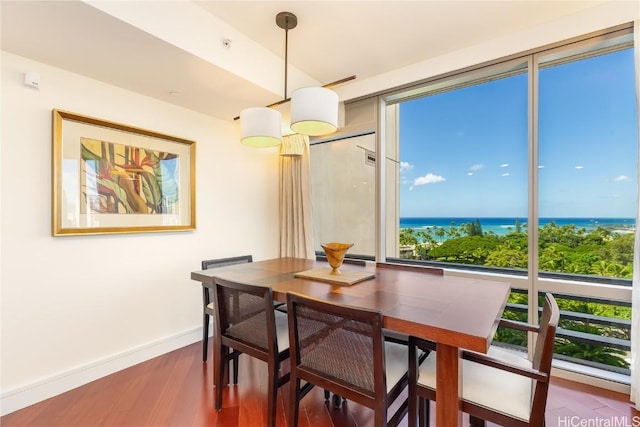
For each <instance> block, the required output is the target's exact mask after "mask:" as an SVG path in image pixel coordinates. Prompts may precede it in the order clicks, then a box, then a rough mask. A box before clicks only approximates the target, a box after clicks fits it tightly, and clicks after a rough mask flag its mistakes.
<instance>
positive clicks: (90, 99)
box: [0, 52, 278, 414]
mask: <svg viewBox="0 0 640 427" xmlns="http://www.w3.org/2000/svg"><path fill="white" fill-rule="evenodd" d="M1 60H2V64H1V65H2V74H1V77H2V88H1V89H2V98H1V110H2V111H1V117H2V122H1V126H2V131H1V135H2V140H1V152H0V155H1V166H2V168H1V171H0V206H1V207H2V211H1V222H0V238H1V250H0V261H1V264H0V269H1V270H0V286H1V294H0V295H1V306H0V308H1V317H0V319H1V369H2V378H1V390H2V396H1V397H2V401H1V403H2V413H3V414H6V413H9V412H12V411H14V410H16V409H19V408H21V407H24V406H27V405H29V404H31V403H34V402H36V401H39V400H42V399H45V398H47V397H49V396H52V395H55V394H58V393H60V392H62V391H65V390H68V389H70V388H74V387H76V386H78V385H81V384H83V383H86V382H88V381H91V380H93V379H95V378H98V377H100V376H103V375H106V374H108V373H111V372H113V371H116V370H119V369H122V368H124V367H127V366H130V365H132V364H135V363H137V362H139V361H142V360H146V359H148V358H150V357H154V356H156V355H159V354H162V353H165V352H167V351H170V350H173V349H175V348H179V347H181V346H184V345H187V344H189V343H192V342H195V341H197V340H199V339H200V336H201V335H200V333H201V321H202V317H201V314H202V312H201V301H202V300H201V287H200V285H199V283H197V282H194V281H192V280H191V279H190V272H191V271H193V270H198V269H199V266H200V261H201V260H202V259H205V258H215V257H224V256H233V255H241V254H248V253H250V254H253V256H254V259H257V260H260V259H266V258H271V257H275V256H277V253H278V247H277V242H278V235H277V233H278V226H277V224H278V221H277V214H278V207H277V202H276V201H277V200H278V193H277V191H278V186H277V179H278V175H277V164H278V163H277V150H276V149H250V148H247V147H244V146H242V145H241V144H240V143H239V142H238V141H239V138H238V133H237V132H238V130H237V128H236V125H235V124H233V123H229V122H224V121H221V120H216V119H213V118H211V117H208V116H205V115H202V114H199V113H194V112H192V111H189V110H186V109H183V108H179V107H175V106H172V105H169V104H166V103H162V102H159V101H157V100H154V99H151V98H148V97H143V96H140V95H138V94H135V93H132V92H128V91H125V90H123V89H120V88H117V87H114V86H109V85H106V84H104V83H101V82H98V81H95V80H91V79H88V78H85V77H82V76H79V75H76V74H71V73H69V72H66V71H63V70H60V69H56V68H53V67H50V66H47V65H45V64H42V63H37V62H33V61H30V60H27V59H25V58H21V57H18V56H15V55H12V54H9V53H6V52H2V57H1ZM123 65H125V66H126V64H123ZM27 71H34V72H37V73H39V74H40V75H41V85H40V89H39V90H37V89H33V88H30V87H27V86H25V85H24V84H23V79H24V73H25V72H27ZM54 108H58V109H62V110H65V111H71V112H75V113H79V114H82V115H87V116H92V117H97V118H100V119H104V120H109V121H114V122H118V123H123V124H126V125H130V126H133V127H139V128H144V129H150V130H155V131H158V132H160V133H165V134H169V135H175V136H179V137H182V138H186V139H190V140H195V141H196V156H197V157H196V159H197V162H196V173H197V181H196V182H197V184H196V188H197V195H196V203H197V230H195V231H192V232H174V233H146V234H126V235H98V236H68V237H52V236H51V155H52V151H51V146H52V135H51V126H52V124H51V122H52V121H51V110H52V109H54Z"/></svg>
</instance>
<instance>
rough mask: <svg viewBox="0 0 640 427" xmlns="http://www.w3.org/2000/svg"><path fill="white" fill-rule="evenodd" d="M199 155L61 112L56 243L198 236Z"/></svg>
mask: <svg viewBox="0 0 640 427" xmlns="http://www.w3.org/2000/svg"><path fill="white" fill-rule="evenodd" d="M195 148H196V144H195V142H194V141H189V140H186V139H183V138H177V137H174V136H169V135H163V134H160V133H157V132H153V131H149V130H144V129H138V128H134V127H131V126H126V125H123V124H119V123H113V122H108V121H104V120H99V119H96V118H92V117H86V116H81V115H79V114H75V113H69V112H65V111H60V110H53V181H52V183H53V215H52V224H53V227H52V228H53V235H54V236H67V235H78V234H107V233H145V232H158V231H186V230H195V228H196V216H195V215H196V214H195V212H196V210H195V194H196V193H195V164H196V152H195Z"/></svg>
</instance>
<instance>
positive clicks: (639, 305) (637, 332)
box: [631, 20, 640, 410]
mask: <svg viewBox="0 0 640 427" xmlns="http://www.w3.org/2000/svg"><path fill="white" fill-rule="evenodd" d="M633 32H634V47H633V48H634V54H635V56H634V58H635V64H636V65H635V68H636V103H637V105H638V122H639V123H640V20H636V21H635V22H634V25H633ZM638 137H639V138H640V135H638ZM638 166H639V169H640V156H639V158H638ZM638 188H639V189H640V174H639V177H638ZM639 221H640V201H639V202H638V209H637V212H636V240H635V245H634V248H633V290H632V296H631V304H632V309H631V401H632V402H635V404H636V409H638V410H640V222H639Z"/></svg>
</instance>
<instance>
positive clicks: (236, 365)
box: [229, 354, 240, 384]
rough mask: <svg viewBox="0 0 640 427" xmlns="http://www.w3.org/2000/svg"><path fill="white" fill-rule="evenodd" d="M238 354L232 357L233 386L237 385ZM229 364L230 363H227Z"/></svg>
mask: <svg viewBox="0 0 640 427" xmlns="http://www.w3.org/2000/svg"><path fill="white" fill-rule="evenodd" d="M239 358H240V354H236V355H235V356H234V357H233V384H238V359H239ZM229 363H231V361H229Z"/></svg>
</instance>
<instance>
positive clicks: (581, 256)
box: [311, 27, 638, 383]
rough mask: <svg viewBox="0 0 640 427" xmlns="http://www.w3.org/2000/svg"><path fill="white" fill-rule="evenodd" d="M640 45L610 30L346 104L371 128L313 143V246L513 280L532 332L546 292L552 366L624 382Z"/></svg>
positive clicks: (519, 315) (525, 344)
mask: <svg viewBox="0 0 640 427" xmlns="http://www.w3.org/2000/svg"><path fill="white" fill-rule="evenodd" d="M632 43H633V41H632V32H631V28H630V27H627V28H617V29H613V30H610V31H602V32H600V33H598V34H591V35H588V36H585V37H584V38H583V39H581V40H571V41H570V42H567V43H564V44H563V43H558V44H556V45H554V46H548V47H545V48H541V49H540V50H539V51H537V52H533V53H530V54H527V55H524V54H523V55H520V56H518V55H514V56H513V57H510V58H505V59H503V60H500V61H496V62H495V63H492V64H482V65H479V66H478V67H476V68H475V69H469V70H465V71H461V72H457V73H456V72H453V73H450V74H449V75H447V76H442V77H439V78H434V79H431V80H430V81H428V82H425V83H421V84H416V85H415V86H413V87H410V88H404V89H402V90H399V91H397V92H393V93H387V94H384V95H380V96H378V97H372V98H370V99H368V100H360V101H357V102H356V103H353V104H351V105H347V121H349V120H351V121H352V122H357V123H359V124H362V123H367V125H368V126H366V127H367V129H368V131H367V132H355V134H357V135H358V136H356V137H345V135H344V132H343V134H342V135H340V136H339V137H338V138H336V139H334V140H326V141H316V142H318V143H317V144H314V145H312V147H311V172H312V193H313V195H312V197H313V214H314V227H315V237H316V250H317V251H320V250H321V249H320V246H319V244H320V243H321V242H325V241H329V240H338V241H346V242H355V243H356V244H355V245H354V247H353V249H352V250H351V251H350V253H349V254H348V256H356V257H361V258H369V259H373V258H374V257H375V259H376V260H378V261H386V262H401V263H413V264H415V263H417V264H426V265H435V266H439V267H442V268H444V269H445V274H448V275H466V276H473V275H477V274H481V275H482V277H491V278H492V279H493V280H502V281H506V282H508V283H510V285H511V286H512V290H513V292H512V296H511V298H510V300H509V302H508V305H507V308H506V310H505V314H504V316H505V317H508V318H512V319H516V320H522V321H527V322H530V323H535V322H537V320H538V315H539V313H540V310H541V301H542V296H543V294H544V293H545V292H552V293H553V294H554V295H555V296H556V299H557V300H558V302H559V305H560V308H561V310H562V313H561V323H560V328H559V330H558V333H557V342H556V348H555V353H556V358H555V361H554V363H555V364H556V367H561V368H566V369H567V370H575V371H577V372H581V373H583V374H587V375H597V376H602V377H605V378H607V379H610V380H613V381H619V382H622V383H624V382H628V379H629V378H628V375H629V370H628V366H629V349H630V335H631V331H630V323H631V322H630V317H631V309H630V306H631V304H630V301H631V286H630V285H631V279H630V278H631V275H632V271H631V268H632V259H633V239H634V233H633V232H634V231H635V227H636V223H635V218H634V215H635V209H636V206H637V203H638V188H637V181H638V165H637V159H638V122H637V117H638V116H637V105H636V100H635V95H634V94H635V90H634V66H633V46H632ZM367 103H368V104H367ZM363 106H364V107H363ZM365 107H366V108H365ZM370 107H372V108H370ZM350 108H351V112H352V114H349V111H350V110H349V109H350ZM381 111H383V112H384V114H383V115H382V117H377V115H378V113H379V112H381ZM371 123H373V126H371ZM350 126H351V127H353V126H352V125H348V126H347V128H349V127H350ZM355 127H356V128H357V127H358V126H355ZM351 130H352V129H351ZM378 130H380V131H381V132H377V131H378ZM346 133H347V134H348V133H349V132H346ZM353 134H354V133H353V132H352V135H347V136H353ZM378 135H380V138H378ZM374 183H379V185H378V187H374ZM533 339H534V338H533V335H530V336H527V335H526V334H524V335H518V334H511V333H508V332H506V331H501V330H499V331H498V334H497V336H496V341H498V342H502V343H503V344H504V345H506V346H509V347H512V348H515V349H521V350H525V351H526V350H527V349H529V348H531V344H532V343H533Z"/></svg>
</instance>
